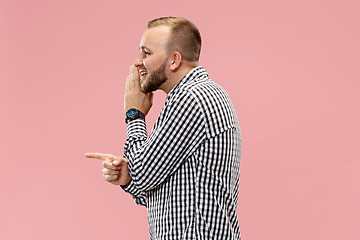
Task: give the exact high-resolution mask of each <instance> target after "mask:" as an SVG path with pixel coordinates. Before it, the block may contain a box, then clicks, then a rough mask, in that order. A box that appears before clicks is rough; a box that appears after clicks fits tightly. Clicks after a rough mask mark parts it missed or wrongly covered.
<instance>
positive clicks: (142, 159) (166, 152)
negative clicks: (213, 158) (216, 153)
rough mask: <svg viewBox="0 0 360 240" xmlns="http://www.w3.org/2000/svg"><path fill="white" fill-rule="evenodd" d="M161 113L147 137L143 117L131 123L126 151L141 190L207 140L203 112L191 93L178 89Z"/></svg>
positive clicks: (161, 179)
mask: <svg viewBox="0 0 360 240" xmlns="http://www.w3.org/2000/svg"><path fill="white" fill-rule="evenodd" d="M161 117H163V118H162V119H161V120H160V123H158V125H157V127H156V128H155V129H153V131H152V132H151V134H150V136H149V137H148V138H147V137H146V135H147V134H146V126H145V122H144V121H143V120H140V119H138V120H134V121H131V122H129V124H128V136H127V140H126V143H125V149H124V153H125V154H126V157H127V159H128V161H129V171H130V176H131V178H132V183H133V184H134V185H135V186H136V188H137V189H138V190H139V191H148V190H150V189H153V188H154V187H156V186H158V185H159V184H161V183H162V182H164V181H165V180H166V178H167V177H169V176H170V175H172V174H173V173H174V172H175V171H176V170H177V169H178V168H179V167H180V166H181V164H182V163H183V162H184V161H186V160H187V159H188V158H189V157H190V156H191V155H192V154H193V153H194V152H195V150H196V149H197V148H198V147H199V146H200V145H201V143H202V142H203V140H205V136H206V133H205V120H204V115H203V112H202V110H201V109H200V108H199V105H198V102H197V101H196V99H194V97H193V96H192V95H191V94H190V93H188V92H182V93H179V96H176V99H175V100H174V101H172V102H170V103H168V104H167V105H166V106H165V107H164V109H163V111H162V116H161Z"/></svg>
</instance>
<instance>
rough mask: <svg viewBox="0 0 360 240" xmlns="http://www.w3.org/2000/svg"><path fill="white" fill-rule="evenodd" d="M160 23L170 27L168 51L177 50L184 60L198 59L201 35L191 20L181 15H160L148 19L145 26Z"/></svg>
mask: <svg viewBox="0 0 360 240" xmlns="http://www.w3.org/2000/svg"><path fill="white" fill-rule="evenodd" d="M160 25H166V26H169V27H170V38H169V41H168V51H169V52H172V51H178V52H179V53H180V54H181V56H182V58H183V59H184V60H187V61H199V56H200V50H201V36H200V32H199V30H198V28H197V27H196V26H195V25H194V24H193V23H192V22H190V21H189V20H187V19H185V18H181V17H161V18H156V19H153V20H151V21H149V22H148V25H147V27H148V28H152V27H156V26H160Z"/></svg>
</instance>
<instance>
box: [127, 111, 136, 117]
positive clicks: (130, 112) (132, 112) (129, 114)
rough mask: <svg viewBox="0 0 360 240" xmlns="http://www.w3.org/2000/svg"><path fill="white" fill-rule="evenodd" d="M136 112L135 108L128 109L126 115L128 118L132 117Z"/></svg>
mask: <svg viewBox="0 0 360 240" xmlns="http://www.w3.org/2000/svg"><path fill="white" fill-rule="evenodd" d="M136 113H137V110H136V109H130V110H129V111H127V113H126V115H127V116H128V117H129V118H133V117H135V115H136Z"/></svg>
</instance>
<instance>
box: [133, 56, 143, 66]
mask: <svg viewBox="0 0 360 240" xmlns="http://www.w3.org/2000/svg"><path fill="white" fill-rule="evenodd" d="M142 65H143V62H142V60H141V59H140V58H136V59H135V61H134V66H135V67H140V66H142Z"/></svg>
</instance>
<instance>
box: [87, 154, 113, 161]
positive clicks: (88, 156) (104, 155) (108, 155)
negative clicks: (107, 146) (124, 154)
mask: <svg viewBox="0 0 360 240" xmlns="http://www.w3.org/2000/svg"><path fill="white" fill-rule="evenodd" d="M85 157H87V158H96V159H100V160H105V159H106V158H116V157H115V156H114V155H112V154H105V153H86V154H85Z"/></svg>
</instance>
